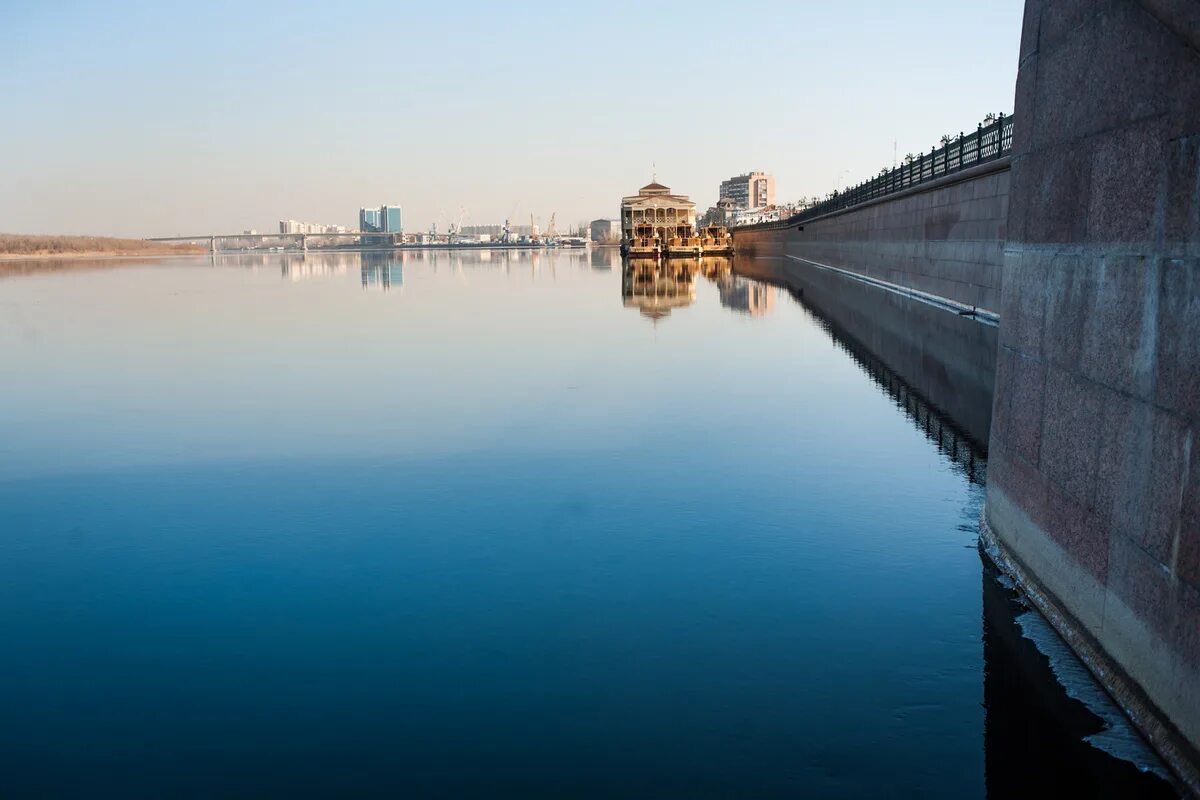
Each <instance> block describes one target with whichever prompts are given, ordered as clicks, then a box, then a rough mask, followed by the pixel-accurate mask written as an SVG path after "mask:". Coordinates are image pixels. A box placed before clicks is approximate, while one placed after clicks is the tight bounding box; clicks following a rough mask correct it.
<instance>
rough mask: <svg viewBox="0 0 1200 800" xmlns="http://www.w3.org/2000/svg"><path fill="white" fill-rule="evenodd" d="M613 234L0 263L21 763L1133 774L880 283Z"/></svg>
mask: <svg viewBox="0 0 1200 800" xmlns="http://www.w3.org/2000/svg"><path fill="white" fill-rule="evenodd" d="M614 256H616V251H615V250H611V249H610V250H607V251H604V250H599V251H597V250H593V251H592V252H590V253H589V252H582V251H578V252H550V251H545V252H521V251H509V250H490V251H485V250H470V251H456V252H449V251H401V252H394V253H369V254H368V253H349V252H347V253H316V254H314V253H309V254H301V253H296V254H275V255H226V256H219V257H217V258H216V259H211V260H210V259H208V258H206V257H198V258H194V259H180V260H178V261H171V262H162V263H155V262H147V261H132V262H129V263H134V264H139V265H141V266H142V267H143V269H138V270H127V269H123V268H122V269H112V270H109V271H108V272H103V271H96V272H89V273H88V274H86V275H85V276H78V277H82V278H84V279H83V280H77V276H75V275H72V274H68V273H66V272H64V273H62V274H51V273H49V272H46V274H45V275H44V279H39V280H13V281H8V282H5V284H4V286H3V289H4V296H3V298H0V299H2V300H3V302H4V304H5V305H4V309H3V313H0V370H2V371H3V373H4V374H6V375H15V376H18V377H19V379H18V380H15V381H13V382H12V384H11V386H9V387H8V388H7V390H6V397H5V403H3V404H0V442H3V449H4V452H5V456H6V458H4V459H0V553H2V554H3V557H2V558H0V635H3V636H4V640H5V643H6V645H7V650H6V658H5V659H4V662H3V664H2V665H0V706H2V707H4V708H5V715H6V722H7V723H8V724H7V725H6V726H3V727H2V728H0V774H3V775H4V776H5V778H4V784H5V789H6V792H7V793H8V794H11V795H12V796H39V795H60V796H70V795H74V796H86V795H89V794H90V795H93V796H96V795H101V794H104V795H109V796H164V795H167V796H170V795H175V794H178V795H184V796H188V795H213V796H219V795H222V794H230V793H234V791H235V790H233V789H230V786H235V787H236V789H237V790H243V791H244V793H246V794H256V795H259V796H280V795H290V796H299V795H309V796H320V795H324V796H358V795H362V794H367V793H372V792H373V793H375V794H377V795H380V796H414V795H415V796H422V795H424V796H428V795H435V794H437V795H441V796H466V795H474V796H496V795H500V794H508V795H511V796H530V795H535V794H551V795H553V794H560V795H561V794H570V795H573V796H581V795H587V794H592V795H595V796H614V795H630V794H633V795H645V796H701V795H708V796H714V795H719V796H731V797H732V796H765V795H772V796H830V795H834V796H870V795H872V794H879V786H880V785H881V784H880V781H881V778H880V777H879V776H880V775H886V778H887V782H888V793H891V794H895V795H897V796H922V797H936V796H940V797H947V798H960V797H982V796H984V795H985V794H986V795H989V796H991V797H993V798H997V797H1007V796H1013V795H1014V794H1015V793H1016V792H1017V791H1018V790H1020V791H1024V792H1025V793H1026V794H1036V793H1037V791H1038V790H1039V789H1042V788H1046V787H1050V788H1056V789H1058V790H1059V791H1060V793H1061V794H1072V793H1073V792H1071V791H1070V790H1071V789H1072V788H1080V787H1082V788H1086V789H1089V790H1091V789H1093V788H1096V787H1097V786H1100V785H1103V786H1105V787H1107V788H1106V789H1096V791H1097V792H1100V791H1104V790H1107V791H1110V792H1112V793H1124V794H1126V795H1130V796H1136V795H1137V794H1138V792H1139V791H1141V790H1142V788H1143V785H1142V784H1138V783H1137V781H1138V780H1139V778H1138V776H1137V775H1132V776H1131V775H1129V774H1128V770H1124V768H1117V769H1111V770H1109V769H1108V768H1107V767H1101V769H1104V770H1107V771H1106V772H1105V773H1104V776H1103V780H1102V781H1100V782H1096V781H1092V782H1090V783H1089V782H1084V781H1083V780H1080V781H1075V780H1073V777H1072V776H1074V775H1075V770H1076V769H1079V768H1080V767H1079V766H1078V764H1079V762H1078V761H1077V760H1076V757H1077V756H1079V755H1080V754H1082V757H1084V758H1088V759H1095V758H1096V755H1095V753H1097V752H1099V751H1094V748H1091V747H1090V745H1082V747H1081V745H1080V742H1081V736H1082V735H1085V734H1086V733H1087V732H1089V731H1092V730H1094V729H1095V726H1094V722H1095V721H1094V720H1091V719H1084V720H1083V725H1082V726H1081V725H1079V724H1077V722H1078V720H1079V719H1080V718H1079V717H1078V715H1077V711H1078V709H1074V710H1072V709H1071V708H1070V707H1069V706H1064V705H1063V703H1062V702H1061V698H1062V691H1063V690H1062V688H1061V687H1060V686H1058V684H1057V683H1056V682H1055V681H1054V678H1053V675H1052V674H1051V673H1050V671H1049V668H1048V666H1046V664H1045V663H1044V662H1039V661H1038V659H1036V658H1032V659H1031V658H1028V657H1027V656H1028V650H1029V647H1030V643H1029V642H1028V640H1026V639H1024V638H1023V637H1021V636H1020V635H1019V633H1017V632H1016V628H1015V627H1014V623H1015V615H1016V614H1018V613H1021V612H1022V609H1020V608H1019V607H1016V606H1014V605H1013V604H1012V603H1011V602H1010V600H1011V598H1006V597H1005V596H1003V595H1002V594H1001V595H998V594H997V592H998V591H999V590H998V589H997V586H998V584H996V583H995V580H994V578H993V577H992V576H991V575H989V574H987V573H986V572H983V567H982V566H981V562H980V559H979V556H978V553H977V551H976V550H975V549H974V545H975V542H976V534H975V530H976V528H975V524H976V521H977V519H978V514H979V508H980V503H981V499H982V491H981V487H982V484H983V482H984V481H985V480H986V474H987V472H986V457H985V454H984V453H983V451H982V450H981V449H980V448H979V447H977V446H976V443H975V442H974V441H973V440H972V437H971V436H969V435H968V434H966V433H965V432H964V429H963V426H962V425H961V424H960V422H959V421H957V420H956V418H954V417H953V416H951V415H950V414H948V413H946V412H944V411H943V410H941V407H940V406H939V404H938V403H936V402H934V401H933V400H932V399H930V397H929V396H928V395H927V394H926V393H925V392H924V391H922V390H921V389H920V388H918V386H917V381H915V380H913V379H912V378H911V375H909V374H908V373H905V375H904V377H902V376H901V373H899V372H898V371H895V370H893V369H892V368H891V367H890V366H889V363H888V361H887V360H886V359H885V358H883V357H882V354H881V350H882V349H883V348H881V347H878V346H872V343H878V342H880V341H884V342H885V343H886V337H881V336H880V335H879V332H880V329H879V328H878V327H876V328H875V329H872V327H871V323H872V320H873V319H875V317H873V316H872V315H871V314H864V315H863V316H862V318H861V322H862V326H861V327H859V328H856V329H855V330H854V331H850V330H849V329H847V328H846V327H844V326H841V325H839V324H836V323H834V322H831V321H830V320H829V319H827V318H825V317H823V316H822V311H821V309H820V308H818V307H817V306H816V305H815V304H813V303H811V299H812V294H813V293H812V292H811V291H810V292H809V296H808V297H799V296H798V295H797V296H796V299H797V300H798V301H799V303H798V304H797V303H792V302H790V301H788V299H787V298H786V297H780V296H779V290H778V289H777V288H776V287H775V286H773V285H771V284H769V283H764V282H759V281H756V280H753V279H750V278H747V277H745V276H744V275H743V274H739V271H740V270H741V268H742V266H743V265H741V264H731V263H730V262H729V261H728V260H727V259H712V260H709V259H701V260H680V261H678V262H672V261H669V262H667V263H665V264H659V263H655V262H649V263H646V262H639V263H630V264H627V265H624V268H623V269H622V270H621V271H620V272H619V273H618V272H617V271H615V270H611V267H612V266H615V265H616V263H618V262H617V260H616V259H615V258H614ZM597 259H599V263H598V261H597ZM101 266H114V265H113V263H112V262H104V263H103V264H101ZM610 270H611V271H610ZM29 271H32V270H27V271H26V273H28V272H29ZM401 283H403V285H404V286H405V290H404V295H402V297H403V301H402V302H403V303H404V305H405V310H406V313H404V314H397V313H394V312H395V306H394V304H392V303H390V302H378V295H377V294H376V293H375V291H376V290H377V289H378V290H381V289H383V288H385V286H386V287H390V288H393V289H394V288H397V287H398V286H399V285H401ZM360 284H367V285H369V288H371V289H372V291H371V292H364V291H363V290H362V286H360ZM614 287H616V288H617V290H618V291H620V293H621V297H622V305H618V304H617V303H615V302H614V300H615V296H614ZM397 296H399V295H396V294H393V295H392V297H397ZM626 308H635V309H637V310H638V311H639V313H643V314H645V315H646V316H647V317H649V318H651V319H653V320H657V319H661V318H663V317H664V316H666V315H668V314H671V313H677V314H678V313H682V314H683V315H684V316H683V317H682V318H681V319H680V321H681V322H686V324H687V326H688V335H687V336H659V335H653V336H651V335H649V334H650V331H649V326H644V325H641V324H640V323H636V322H635V321H634V320H633V318H632V315H631V314H629V312H628V311H627V310H626ZM731 312H732V313H731ZM746 315H756V316H757V319H756V320H755V321H754V324H747V318H746ZM841 319H850V317H849V316H848V315H844V316H842V317H841ZM18 323H19V324H18ZM679 328H682V326H679ZM26 332H28V334H29V335H28V336H25V335H24V334H25V333H26ZM548 332H553V333H549V334H548ZM651 338H653V340H654V341H653V346H649V345H647V341H648V340H649V339H651ZM597 342H604V343H605V344H604V346H597ZM181 353H184V354H186V358H180V354H181ZM914 363H915V364H916V365H917V366H916V367H913V369H916V368H918V367H919V368H922V369H925V370H926V371H928V372H930V373H939V372H940V371H941V368H940V367H939V365H938V364H937V363H936V360H923V361H917V362H914ZM79 398H86V402H80V401H79ZM364 398H368V399H369V402H370V403H371V404H374V406H375V407H377V408H380V409H386V411H383V412H380V413H340V412H338V411H337V409H353V408H356V407H359V406H361V404H362V403H363V402H364ZM698 399H699V400H700V401H699V402H698ZM681 410H682V411H681ZM972 413H974V411H972ZM914 429H915V430H916V431H919V432H920V435H915V434H914ZM931 445H932V446H931ZM680 476H686V479H682V478H680ZM381 486H386V489H385V490H381V488H380V487H381ZM697 487H700V488H699V489H698V488H697ZM614 498H619V500H617V501H614ZM981 573H982V575H983V586H982V592H981V589H980V577H981ZM998 598H999V599H998ZM981 620H982V623H981ZM984 703H986V708H985V707H984ZM1051 723H1054V724H1057V725H1059V726H1060V727H1063V729H1064V730H1065V731H1066V734H1064V735H1063V736H1059V735H1057V734H1055V735H1046V736H1044V735H1042V734H1043V733H1044V731H1047V730H1052V727H1051ZM1064 726H1065V727H1064ZM214 742H219V743H220V747H216V746H215V745H214ZM1031 749H1033V750H1035V751H1036V752H1033V753H1032V754H1031ZM1093 751H1094V752H1093ZM197 752H204V753H207V754H208V755H207V756H206V757H207V758H209V760H210V761H211V764H212V769H210V770H206V771H203V772H197V771H195V770H192V769H189V768H188V763H190V762H189V758H190V754H194V753H197ZM1072 753H1074V754H1075V755H1072ZM1034 756H1037V757H1038V758H1039V759H1040V760H1039V761H1036V762H1030V759H1032V758H1033V757H1034ZM1100 757H1101V758H1106V757H1104V756H1100ZM331 763H332V764H336V765H338V766H339V767H340V766H342V765H347V764H351V765H353V767H354V769H353V770H346V769H332V768H330V767H329V765H330V764H331ZM1029 763H1034V764H1035V766H1034V767H1032V768H1031V767H1030V766H1029ZM464 764H469V765H470V769H464V768H463V765H464ZM1043 767H1045V768H1046V769H1059V770H1060V771H1061V774H1060V775H1057V776H1055V775H1049V776H1042V773H1041V770H1042V768H1043ZM1089 769H1090V768H1089ZM350 773H353V775H354V776H355V777H356V779H357V780H358V781H360V783H356V784H354V785H350V783H351V782H350V781H348V779H347V778H346V776H347V775H348V774H350ZM1022 782H1023V783H1022ZM364 787H366V790H364ZM368 790H370V791H368Z"/></svg>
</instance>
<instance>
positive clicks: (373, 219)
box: [358, 208, 399, 233]
mask: <svg viewBox="0 0 1200 800" xmlns="http://www.w3.org/2000/svg"><path fill="white" fill-rule="evenodd" d="M396 210H397V211H399V209H396ZM358 229H359V230H360V231H362V232H363V233H379V232H380V231H381V230H383V221H382V220H381V219H380V218H379V209H378V208H360V209H359V210H358Z"/></svg>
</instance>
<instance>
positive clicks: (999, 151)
mask: <svg viewBox="0 0 1200 800" xmlns="http://www.w3.org/2000/svg"><path fill="white" fill-rule="evenodd" d="M1002 155H1004V112H1003V111H1001V112H1000V116H999V117H997V118H996V158H999V157H1000V156H1002Z"/></svg>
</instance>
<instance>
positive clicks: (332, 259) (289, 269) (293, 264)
mask: <svg viewBox="0 0 1200 800" xmlns="http://www.w3.org/2000/svg"><path fill="white" fill-rule="evenodd" d="M278 258H279V268H280V271H281V272H282V273H283V277H284V278H286V279H288V280H290V281H303V280H310V279H313V278H329V277H335V276H338V275H345V274H346V273H347V272H349V271H350V268H351V267H352V266H357V262H358V253H321V254H319V255H317V254H312V253H305V254H303V255H299V254H293V253H281V254H280V255H279V256H278Z"/></svg>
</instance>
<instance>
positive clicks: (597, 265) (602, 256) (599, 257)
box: [591, 247, 621, 269]
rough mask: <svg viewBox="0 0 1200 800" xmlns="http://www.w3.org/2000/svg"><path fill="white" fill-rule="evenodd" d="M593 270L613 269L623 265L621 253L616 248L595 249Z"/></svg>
mask: <svg viewBox="0 0 1200 800" xmlns="http://www.w3.org/2000/svg"><path fill="white" fill-rule="evenodd" d="M591 262H592V269H612V268H613V267H615V266H617V265H618V264H620V263H621V251H620V250H618V249H617V248H615V247H593V248H592V251H591Z"/></svg>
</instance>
